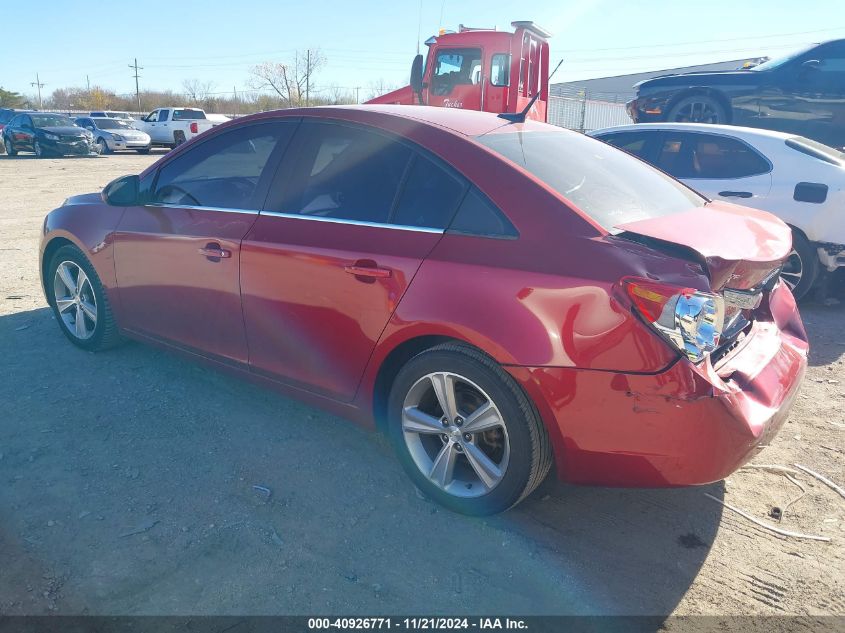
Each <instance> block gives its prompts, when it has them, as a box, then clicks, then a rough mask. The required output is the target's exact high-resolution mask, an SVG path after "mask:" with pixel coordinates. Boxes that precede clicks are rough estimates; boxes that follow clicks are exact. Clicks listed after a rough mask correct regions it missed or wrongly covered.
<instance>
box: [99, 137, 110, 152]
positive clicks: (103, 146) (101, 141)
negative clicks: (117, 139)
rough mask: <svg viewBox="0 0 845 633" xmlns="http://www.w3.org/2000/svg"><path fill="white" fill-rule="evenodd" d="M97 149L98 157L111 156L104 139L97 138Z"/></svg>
mask: <svg viewBox="0 0 845 633" xmlns="http://www.w3.org/2000/svg"><path fill="white" fill-rule="evenodd" d="M97 147H99V148H100V150H99V151H100V155H105V154H111V150H110V149H109V144H108V143H106V139H104V138H98V139H97Z"/></svg>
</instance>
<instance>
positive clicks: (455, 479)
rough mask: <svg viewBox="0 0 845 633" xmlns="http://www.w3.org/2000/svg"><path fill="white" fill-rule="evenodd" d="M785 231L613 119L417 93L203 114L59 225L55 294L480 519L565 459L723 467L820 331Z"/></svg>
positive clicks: (82, 341)
mask: <svg viewBox="0 0 845 633" xmlns="http://www.w3.org/2000/svg"><path fill="white" fill-rule="evenodd" d="M790 247H791V242H790V231H789V228H788V227H787V226H786V225H785V224H783V223H782V222H781V221H780V220H778V219H776V218H774V217H773V216H771V215H768V214H766V213H762V212H759V211H753V210H750V209H744V208H741V207H737V206H733V205H727V204H718V203H711V202H708V201H707V200H705V199H704V198H702V197H700V196H699V195H698V194H696V193H694V192H693V191H691V190H690V189H688V188H686V187H685V186H683V185H682V184H680V183H678V182H677V181H675V180H673V179H671V178H669V177H668V176H666V175H664V174H663V173H661V172H659V171H657V170H655V169H654V168H652V167H650V166H648V165H647V164H645V163H643V162H641V161H639V160H637V159H635V158H632V157H630V156H629V155H627V154H625V153H624V152H621V151H619V150H617V149H614V148H612V147H609V146H607V145H605V144H603V143H601V142H600V141H596V140H593V139H591V138H588V137H586V136H583V135H581V134H577V133H574V132H569V131H566V130H562V129H559V128H555V127H552V126H549V125H546V124H543V123H537V122H531V121H529V122H525V123H518V122H509V121H506V120H503V119H501V118H497V117H496V116H494V115H492V114H485V113H480V112H470V111H453V110H449V109H443V108H425V107H412V106H370V107H348V108H347V107H344V108H312V109H300V110H286V111H280V112H268V113H263V114H258V115H255V116H250V117H246V118H242V119H238V120H235V121H232V122H230V123H227V124H224V125H221V126H218V127H216V128H214V130H211V131H209V132H207V133H205V134H203V135H201V136H200V137H198V138H197V139H195V140H194V141H192V142H190V143H187V144H185V145H183V146H182V147H180V148H178V149H177V150H175V151H172V152H170V153H169V154H168V155H167V156H165V157H163V158H162V159H161V160H159V161H158V162H157V163H155V164H154V165H153V166H151V167H150V168H149V169H147V170H146V171H145V172H144V173H142V174H141V175H140V176H126V177H124V178H120V179H118V180H115V181H114V182H112V183H110V184H109V185H108V186H107V187H106V189H105V190H104V192H103V193H102V195H101V194H86V195H81V196H76V197H73V198H69V199H68V200H67V201H66V202H65V204H64V205H63V206H62V207H60V208H58V209H56V210H54V211H52V212H51V213H50V214H49V215H48V216H47V218H46V220H45V223H44V233H43V239H42V245H41V267H42V279H43V284H44V290H45V293H46V296H47V299H48V301H49V303H50V305H51V306H52V308H53V311H54V313H55V315H56V318H57V321H58V323H59V325H60V326H61V328H62V330H63V332H64V333H65V335H66V336H67V337H68V338H69V339H70V340H71V341H72V342H73V343H75V344H76V345H78V346H80V347H82V348H83V349H87V350H102V349H105V348H108V347H111V346H113V345H115V344H117V343H118V342H119V341H120V340H121V339H122V338H123V337H132V338H135V339H140V340H142V341H148V342H151V343H156V344H159V345H163V346H166V347H168V348H171V349H175V350H180V351H183V352H186V353H188V354H190V355H192V356H193V357H196V358H201V359H204V360H205V361H208V362H210V363H213V364H214V365H216V366H218V367H221V368H227V369H230V370H232V371H233V372H235V373H239V374H241V375H244V376H249V377H250V378H252V379H253V380H256V381H259V382H262V383H264V384H267V385H271V386H273V387H276V388H279V389H281V390H283V391H284V392H286V393H288V394H293V395H295V396H296V397H299V398H302V399H305V400H307V401H308V402H310V403H313V404H315V405H319V406H323V407H326V408H328V409H330V410H331V411H333V412H335V413H337V414H339V415H341V416H345V417H348V418H351V419H353V420H355V421H357V422H359V423H361V424H364V425H372V426H377V427H379V428H381V429H383V430H384V431H386V432H387V433H388V434H389V435H390V437H391V438H392V440H393V443H394V444H395V447H396V450H397V453H398V455H399V458H400V460H401V462H402V464H403V466H404V467H405V469H406V471H407V472H408V474H409V476H410V477H411V479H412V480H413V481H414V483H415V484H416V485H417V486H419V487H420V488H421V489H422V490H423V491H424V492H425V493H426V494H428V495H429V496H431V497H433V498H434V499H436V500H438V501H439V502H441V503H443V504H444V505H446V506H448V507H449V508H452V509H454V510H457V511H460V512H465V513H468V514H486V513H492V512H498V511H501V510H505V509H507V508H509V507H510V506H512V505H514V504H515V503H517V502H518V501H520V500H521V499H523V498H524V497H525V496H526V495H528V494H529V493H530V492H531V491H532V490H533V489H534V488H535V487H536V486H537V485H538V484H539V483H540V482H541V481H542V480H543V478H544V477H545V476H546V474H547V473H548V471H549V470H550V469H551V468H553V467H554V469H555V470H556V472H557V475H558V477H560V478H561V479H563V480H565V481H570V482H577V483H585V484H600V485H615V486H678V485H688V484H700V483H706V482H712V481H715V480H718V479H721V478H723V477H725V476H726V475H728V474H730V473H731V472H732V471H734V470H735V469H736V468H738V467H739V466H741V465H742V464H743V463H745V462H746V461H747V460H749V459H750V458H751V457H752V456H753V455H754V454H755V453H756V452H757V451H758V450H760V449H761V448H762V447H763V446H764V445H765V444H766V443H767V442H769V441H770V440H771V438H772V437H773V436H774V434H775V433H776V432H777V430H778V428H779V427H780V426H781V424H782V423H783V422H784V419H785V418H786V416H787V415H788V412H789V409H790V406H791V404H792V401H793V399H794V397H795V394H796V392H797V390H798V387H799V385H800V383H801V379H802V377H803V375H804V371H805V367H806V363H807V349H808V346H807V337H806V334H805V332H804V327H803V325H802V323H801V319H800V317H799V314H798V311H797V309H796V305H795V301H794V300H793V297H792V294H791V293H790V291H789V289H788V288H787V287H786V286H785V285H784V284H782V283H780V282H779V281H778V270H779V267H780V266H781V264H782V262H783V261H784V259H785V258H786V257H787V255H788V253H789V251H790Z"/></svg>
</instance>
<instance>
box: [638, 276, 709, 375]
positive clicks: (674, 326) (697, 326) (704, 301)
mask: <svg viewBox="0 0 845 633" xmlns="http://www.w3.org/2000/svg"><path fill="white" fill-rule="evenodd" d="M622 283H623V285H624V287H625V291H626V292H627V293H628V296H629V297H630V298H631V301H632V302H633V303H634V307H635V308H636V310H637V311H638V312H639V313H640V315H641V316H642V317H643V318H644V319H645V320H646V321H647V322H648V323H649V324H650V325H651V326H652V327H653V328H654V329H655V330H656V331H657V333H658V334H660V336H662V337H663V338H664V339H666V341H668V342H669V343H670V344H671V345H672V346H673V347H675V348H676V349H678V351H680V352H681V353H682V354H684V355H685V356H686V357H687V358H689V359H690V360H691V361H693V362H695V363H697V362H698V361H700V360H703V359H704V358H705V357H706V356H707V355H708V354H709V353H710V352H712V351H713V350H715V349H716V348H717V347H718V346H719V338H720V337H721V335H722V328H723V326H724V322H725V302H724V300H723V299H722V297H720V296H718V295H714V294H710V293H709V292H701V291H700V290H696V289H695V288H681V287H679V286H672V285H669V284H662V283H658V282H655V281H651V280H649V279H640V278H628V279H624V280H623V282H622Z"/></svg>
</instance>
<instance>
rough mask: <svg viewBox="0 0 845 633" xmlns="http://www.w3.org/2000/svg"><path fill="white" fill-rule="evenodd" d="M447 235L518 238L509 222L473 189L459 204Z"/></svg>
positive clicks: (485, 198) (482, 195) (484, 197)
mask: <svg viewBox="0 0 845 633" xmlns="http://www.w3.org/2000/svg"><path fill="white" fill-rule="evenodd" d="M449 233H461V234H463V235H477V236H480V237H499V238H515V237H517V236H518V233H517V231H516V229H515V228H514V226H513V224H511V222H510V220H508V219H507V218H506V217H505V215H504V214H503V213H502V212H501V211H499V209H497V208H496V207H495V205H494V204H493V203H492V202H490V200H488V199H487V197H486V196H485V195H484V194H482V193H481V192H480V191H478V190H477V189H475V188H472V189H470V190H469V192H468V193H467V195H466V197H465V198H464V200H463V202H462V203H461V206H460V208H459V209H458V213H457V214H456V215H455V219H454V220H452V224H451V225H450V226H449Z"/></svg>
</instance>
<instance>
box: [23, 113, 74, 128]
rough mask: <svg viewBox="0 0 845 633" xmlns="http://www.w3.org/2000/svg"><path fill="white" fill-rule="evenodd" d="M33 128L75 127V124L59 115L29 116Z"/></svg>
mask: <svg viewBox="0 0 845 633" xmlns="http://www.w3.org/2000/svg"><path fill="white" fill-rule="evenodd" d="M29 116H30V117H31V118H32V124H33V125H34V126H35V127H76V123H74V122H73V121H71V120H70V119H69V118H67V117H66V116H62V115H61V114H30V115H29Z"/></svg>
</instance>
